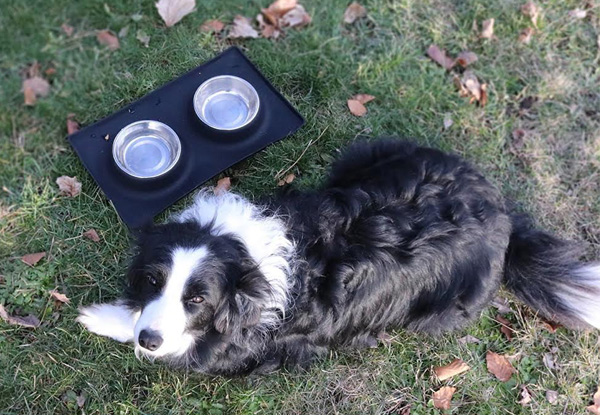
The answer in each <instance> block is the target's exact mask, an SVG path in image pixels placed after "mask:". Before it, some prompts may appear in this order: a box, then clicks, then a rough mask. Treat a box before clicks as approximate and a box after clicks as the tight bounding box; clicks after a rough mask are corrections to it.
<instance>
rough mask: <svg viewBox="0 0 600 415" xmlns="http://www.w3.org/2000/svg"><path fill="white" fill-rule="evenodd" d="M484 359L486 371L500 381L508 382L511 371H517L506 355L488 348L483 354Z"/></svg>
mask: <svg viewBox="0 0 600 415" xmlns="http://www.w3.org/2000/svg"><path fill="white" fill-rule="evenodd" d="M485 361H486V363H487V369H488V371H489V372H490V373H491V374H493V375H494V376H496V378H498V380H501V381H502V382H508V380H510V378H511V377H512V375H513V373H517V371H516V370H515V368H514V367H512V365H511V364H510V362H509V361H508V359H507V358H506V356H503V355H499V354H498V353H494V352H492V351H489V350H488V352H487V354H486V355H485Z"/></svg>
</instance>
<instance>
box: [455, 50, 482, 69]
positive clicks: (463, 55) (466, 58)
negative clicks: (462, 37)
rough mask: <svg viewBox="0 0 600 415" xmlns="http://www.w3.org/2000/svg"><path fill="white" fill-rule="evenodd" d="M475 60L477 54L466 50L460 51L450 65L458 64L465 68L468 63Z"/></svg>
mask: <svg viewBox="0 0 600 415" xmlns="http://www.w3.org/2000/svg"><path fill="white" fill-rule="evenodd" d="M474 62H477V55H476V54H474V53H473V52H469V51H467V50H465V51H463V52H460V53H459V54H458V56H457V57H456V59H455V60H454V62H453V64H452V66H454V65H456V64H459V65H460V66H462V67H463V68H466V67H467V66H469V65H470V64H472V63H474Z"/></svg>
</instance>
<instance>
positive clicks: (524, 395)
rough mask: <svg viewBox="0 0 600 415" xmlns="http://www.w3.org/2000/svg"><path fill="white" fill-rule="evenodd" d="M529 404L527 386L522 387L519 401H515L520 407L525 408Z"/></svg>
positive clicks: (529, 398) (529, 396)
mask: <svg viewBox="0 0 600 415" xmlns="http://www.w3.org/2000/svg"><path fill="white" fill-rule="evenodd" d="M530 402H531V394H530V393H529V389H527V386H522V387H521V393H520V394H519V400H518V401H517V403H518V404H520V405H522V406H526V405H527V404H528V403H530Z"/></svg>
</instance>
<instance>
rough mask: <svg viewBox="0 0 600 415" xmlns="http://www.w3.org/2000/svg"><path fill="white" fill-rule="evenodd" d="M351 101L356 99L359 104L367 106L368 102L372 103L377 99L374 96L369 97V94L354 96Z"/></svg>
mask: <svg viewBox="0 0 600 415" xmlns="http://www.w3.org/2000/svg"><path fill="white" fill-rule="evenodd" d="M350 99H354V100H356V101H358V102H360V103H361V104H363V105H365V104H366V103H368V102H371V101H373V100H374V99H375V97H374V96H373V95H369V94H356V95H354V96H352V98H350Z"/></svg>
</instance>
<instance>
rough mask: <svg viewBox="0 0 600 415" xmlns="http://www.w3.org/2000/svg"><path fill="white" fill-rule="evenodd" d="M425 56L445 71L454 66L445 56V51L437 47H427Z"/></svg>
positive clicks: (452, 61) (452, 60)
mask: <svg viewBox="0 0 600 415" xmlns="http://www.w3.org/2000/svg"><path fill="white" fill-rule="evenodd" d="M427 56H429V57H430V58H431V59H432V60H433V61H434V62H435V63H437V64H438V65H440V66H441V67H442V68H444V69H446V70H450V69H452V67H453V66H454V59H452V58H450V57H449V56H448V55H446V51H445V50H442V49H440V48H439V47H438V46H437V45H431V46H429V48H428V49H427Z"/></svg>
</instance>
